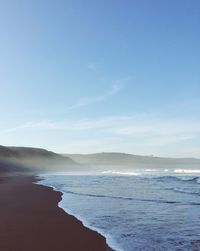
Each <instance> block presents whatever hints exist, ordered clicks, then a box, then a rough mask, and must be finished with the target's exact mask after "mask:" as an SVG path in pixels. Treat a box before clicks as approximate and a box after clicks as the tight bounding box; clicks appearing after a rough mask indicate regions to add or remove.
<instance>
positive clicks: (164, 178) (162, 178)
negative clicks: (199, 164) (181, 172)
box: [153, 176, 200, 184]
mask: <svg viewBox="0 0 200 251" xmlns="http://www.w3.org/2000/svg"><path fill="white" fill-rule="evenodd" d="M153 179H156V180H159V181H163V182H165V181H179V182H180V181H181V182H196V183H198V184H200V177H199V176H195V177H194V176H159V177H153Z"/></svg>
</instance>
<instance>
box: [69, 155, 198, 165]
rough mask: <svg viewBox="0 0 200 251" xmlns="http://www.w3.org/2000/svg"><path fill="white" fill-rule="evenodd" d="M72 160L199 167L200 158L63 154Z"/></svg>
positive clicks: (104, 163)
mask: <svg viewBox="0 0 200 251" xmlns="http://www.w3.org/2000/svg"><path fill="white" fill-rule="evenodd" d="M64 156H67V157H70V158H71V159H73V160H74V161H76V162H78V163H80V164H85V165H114V166H131V167H145V168H148V167H151V168H152V167H153V168H157V167H158V168H159V167H163V168H170V167H173V168H174V167H176V166H181V167H187V168H189V167H190V166H191V167H192V168H194V167H197V168H200V159H195V158H162V157H154V156H139V155H133V154H126V153H117V152H102V153H94V154H64Z"/></svg>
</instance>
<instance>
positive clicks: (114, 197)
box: [64, 190, 200, 206]
mask: <svg viewBox="0 0 200 251" xmlns="http://www.w3.org/2000/svg"><path fill="white" fill-rule="evenodd" d="M64 193H66V194H72V195H78V196H85V197H96V198H108V199H117V200H134V201H143V202H155V203H164V204H181V205H193V206H200V203H198V202H189V203H184V202H181V201H174V200H161V199H142V198H134V197H124V196H110V195H103V194H89V193H77V192H73V191H69V190H64Z"/></svg>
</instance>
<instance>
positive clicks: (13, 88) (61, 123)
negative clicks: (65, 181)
mask: <svg viewBox="0 0 200 251" xmlns="http://www.w3.org/2000/svg"><path fill="white" fill-rule="evenodd" d="M199 26H200V1H199V0H190V1H188V0H167V1H161V0H151V1H149V0H126V1H122V0H101V1H99V0H58V1H54V0H28V1H26V0H2V1H1V2H0V38H1V39H0V55H1V56H0V144H1V145H7V146H10V145H12V146H13V145H14V146H33V147H41V148H47V149H49V150H53V151H56V152H59V153H93V152H106V151H109V152H126V153H133V154H139V155H155V156H172V157H197V158H200V32H199Z"/></svg>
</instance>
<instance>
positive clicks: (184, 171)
mask: <svg viewBox="0 0 200 251" xmlns="http://www.w3.org/2000/svg"><path fill="white" fill-rule="evenodd" d="M174 173H200V169H175V170H174Z"/></svg>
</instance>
